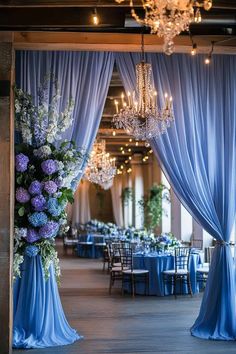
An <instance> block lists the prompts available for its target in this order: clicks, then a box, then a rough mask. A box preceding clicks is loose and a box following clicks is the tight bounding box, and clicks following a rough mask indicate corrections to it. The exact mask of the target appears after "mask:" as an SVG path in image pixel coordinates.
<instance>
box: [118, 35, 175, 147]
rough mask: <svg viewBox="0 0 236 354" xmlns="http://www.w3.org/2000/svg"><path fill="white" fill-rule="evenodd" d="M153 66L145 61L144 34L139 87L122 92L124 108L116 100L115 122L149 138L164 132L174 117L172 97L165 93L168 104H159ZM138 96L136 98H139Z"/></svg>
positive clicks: (137, 66) (142, 136)
mask: <svg viewBox="0 0 236 354" xmlns="http://www.w3.org/2000/svg"><path fill="white" fill-rule="evenodd" d="M151 81H152V67H151V64H149V63H146V62H145V61H144V39H143V34H142V61H141V62H140V63H138V64H136V91H137V95H136V93H135V92H133V94H132V95H131V93H130V92H128V93H127V97H126V99H125V96H124V94H123V93H122V95H121V109H120V111H119V102H118V101H117V100H115V106H116V114H115V115H114V116H113V120H112V121H113V123H114V125H115V127H116V128H117V129H124V130H125V131H126V132H127V134H129V135H132V136H133V137H134V138H135V139H137V140H149V139H151V138H154V137H157V136H159V135H161V134H163V133H164V132H165V131H166V130H167V128H168V127H170V123H171V122H172V121H173V120H174V115H173V109H172V97H168V94H167V93H166V94H165V105H164V107H163V108H162V109H159V108H158V106H157V92H156V91H155V89H154V87H153V86H152V83H151ZM136 97H137V99H136Z"/></svg>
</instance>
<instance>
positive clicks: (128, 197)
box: [121, 187, 134, 206]
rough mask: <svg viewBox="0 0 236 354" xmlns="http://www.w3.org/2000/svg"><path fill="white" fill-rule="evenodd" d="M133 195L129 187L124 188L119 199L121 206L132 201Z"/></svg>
mask: <svg viewBox="0 0 236 354" xmlns="http://www.w3.org/2000/svg"><path fill="white" fill-rule="evenodd" d="M133 197H134V193H133V189H132V188H131V187H126V188H123V189H122V194H121V199H122V203H123V205H124V206H125V205H128V203H129V201H133Z"/></svg>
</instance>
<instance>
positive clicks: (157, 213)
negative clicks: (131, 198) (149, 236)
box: [139, 184, 169, 231]
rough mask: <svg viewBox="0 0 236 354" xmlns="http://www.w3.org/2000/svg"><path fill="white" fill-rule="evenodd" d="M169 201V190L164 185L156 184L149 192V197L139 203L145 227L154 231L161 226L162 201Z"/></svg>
mask: <svg viewBox="0 0 236 354" xmlns="http://www.w3.org/2000/svg"><path fill="white" fill-rule="evenodd" d="M163 200H167V201H169V193H168V189H167V188H166V187H165V186H164V185H163V184H154V185H153V186H152V187H151V189H150V190H149V193H148V196H144V197H143V199H141V200H140V201H139V205H140V207H141V209H142V211H143V214H144V227H145V228H146V229H147V230H149V231H153V230H154V229H155V228H156V227H157V226H159V225H160V222H161V217H162V213H163V211H164V210H163V207H162V201H163Z"/></svg>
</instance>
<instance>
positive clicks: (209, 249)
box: [206, 247, 215, 263]
mask: <svg viewBox="0 0 236 354" xmlns="http://www.w3.org/2000/svg"><path fill="white" fill-rule="evenodd" d="M214 249H215V247H206V262H207V263H211V260H212V255H213V251H214Z"/></svg>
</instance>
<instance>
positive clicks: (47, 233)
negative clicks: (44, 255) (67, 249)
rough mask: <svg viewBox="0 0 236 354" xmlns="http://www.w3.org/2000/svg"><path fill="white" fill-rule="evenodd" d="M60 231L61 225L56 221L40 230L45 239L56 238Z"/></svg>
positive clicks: (48, 223)
mask: <svg viewBox="0 0 236 354" xmlns="http://www.w3.org/2000/svg"><path fill="white" fill-rule="evenodd" d="M58 230H59V224H58V223H57V222H56V221H48V222H47V224H46V225H44V226H42V227H41V228H40V229H39V235H40V237H43V238H51V237H55V236H56V235H57V233H58Z"/></svg>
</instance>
